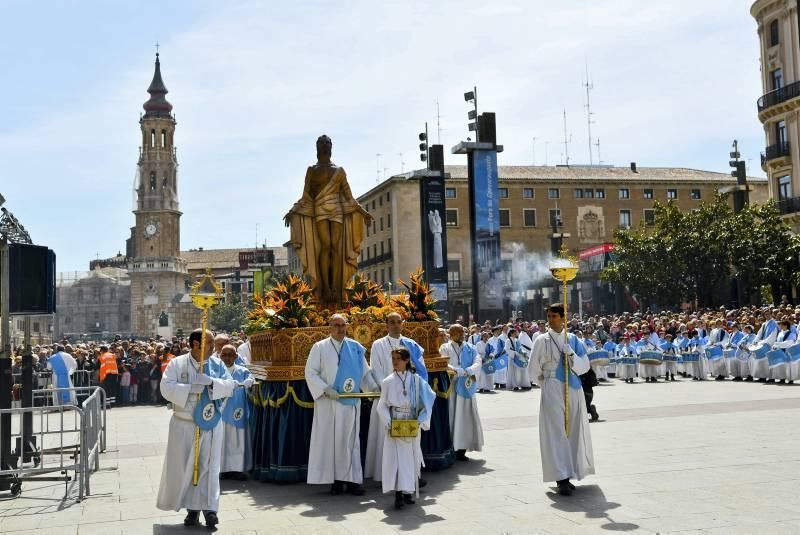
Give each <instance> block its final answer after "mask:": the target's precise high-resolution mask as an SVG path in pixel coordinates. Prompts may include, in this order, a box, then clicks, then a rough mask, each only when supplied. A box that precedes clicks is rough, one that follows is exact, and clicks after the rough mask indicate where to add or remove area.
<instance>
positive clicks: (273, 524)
mask: <svg viewBox="0 0 800 535" xmlns="http://www.w3.org/2000/svg"><path fill="white" fill-rule="evenodd" d="M595 397H596V400H597V405H598V408H599V410H600V416H601V419H602V421H601V422H598V423H594V424H592V425H591V432H592V439H593V442H594V456H595V464H596V467H597V475H595V476H592V477H590V478H588V479H587V480H585V481H583V482H581V484H580V486H579V487H578V490H577V491H576V492H575V494H574V496H572V497H571V498H563V497H560V496H557V495H556V494H555V492H554V488H553V487H551V486H549V485H547V484H544V483H542V481H541V462H540V458H539V444H538V429H537V413H538V406H539V391H538V390H533V391H531V392H501V393H495V394H487V395H481V396H480V412H481V416H482V419H483V425H484V434H485V438H486V446H485V449H484V451H483V452H481V453H477V454H476V453H473V454H472V455H471V456H472V459H473V460H472V461H471V462H468V463H458V464H456V465H455V466H454V467H453V468H451V469H450V470H447V471H444V472H439V473H433V474H427V475H426V476H425V477H426V478H427V479H428V481H429V484H428V486H427V487H426V488H425V489H424V492H423V493H422V494H421V497H420V500H419V501H418V503H417V505H416V506H410V507H407V508H406V509H404V510H402V511H395V510H394V509H393V498H392V496H391V495H382V494H381V493H380V489H379V488H378V487H377V486H376V485H374V484H372V483H368V485H367V488H368V492H367V494H366V496H364V497H362V498H357V497H352V496H336V497H334V496H330V495H328V493H327V487H309V486H306V485H302V484H296V485H288V486H278V485H271V484H263V483H257V482H230V481H223V484H222V489H223V496H222V499H221V503H220V515H219V516H220V521H221V523H220V529H219V530H218V532H219V533H250V534H253V533H303V534H310V533H369V534H379V533H396V532H410V531H421V532H437V533H460V534H462V535H466V534H472V533H602V532H605V531H622V532H630V533H725V534H727V533H754V534H755V533H758V534H764V533H798V532H800V497H798V492H797V489H798V488H800V448H799V447H798V444H800V425H798V423H800V385H798V386H788V385H787V386H779V385H768V384H767V385H765V384H759V383H733V382H729V381H726V382H724V383H718V382H714V381H707V382H705V383H698V382H692V381H685V380H684V381H681V382H677V383H663V382H662V383H660V384H645V383H643V382H642V383H637V384H635V385H625V384H623V383H620V382H617V381H612V382H611V383H607V384H601V386H600V387H598V388H596V395H595ZM168 419H169V412H168V411H167V410H166V409H164V408H162V407H143V408H121V409H114V410H112V411H110V413H109V439H108V452H107V453H106V454H105V455H104V456H103V457H102V461H101V470H100V471H99V472H97V473H95V474H94V475H93V476H92V485H91V490H92V495H91V496H90V497H88V498H87V499H85V500H84V501H83V502H80V503H76V501H75V500H74V499H69V500H66V501H65V500H64V499H63V495H64V485H63V483H39V484H34V483H26V484H25V485H24V488H23V493H22V496H21V497H19V498H18V499H10V498H8V496H9V495H8V493H3V494H2V495H0V498H2V499H4V501H0V515H1V516H0V532H2V533H13V534H15V535H18V534H22V533H53V534H58V535H70V534H76V533H77V534H81V535H84V534H91V533H98V534H103V535H111V534H115V533H153V534H155V533H187V532H192V531H193V532H198V533H202V532H205V529H204V528H195V529H193V530H187V529H186V528H184V527H183V525H182V520H183V516H184V513H166V512H163V511H159V510H157V509H156V508H155V495H156V492H157V489H158V484H159V478H160V474H161V464H162V455H163V453H164V450H165V445H166V440H167V422H168Z"/></svg>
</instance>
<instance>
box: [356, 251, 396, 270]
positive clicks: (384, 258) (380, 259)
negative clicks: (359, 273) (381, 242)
mask: <svg viewBox="0 0 800 535" xmlns="http://www.w3.org/2000/svg"><path fill="white" fill-rule="evenodd" d="M391 260H392V252H391V251H389V252H388V253H385V254H381V255H378V256H373V257H372V258H370V259H368V260H364V261H363V262H359V263H358V269H364V268H366V267H370V266H374V265H375V264H380V263H381V262H390V261H391Z"/></svg>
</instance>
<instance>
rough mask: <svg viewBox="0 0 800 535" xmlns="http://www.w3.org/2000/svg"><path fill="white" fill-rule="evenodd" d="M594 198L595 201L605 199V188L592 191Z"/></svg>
mask: <svg viewBox="0 0 800 535" xmlns="http://www.w3.org/2000/svg"><path fill="white" fill-rule="evenodd" d="M594 198H595V199H605V198H606V190H605V188H597V189H596V190H594Z"/></svg>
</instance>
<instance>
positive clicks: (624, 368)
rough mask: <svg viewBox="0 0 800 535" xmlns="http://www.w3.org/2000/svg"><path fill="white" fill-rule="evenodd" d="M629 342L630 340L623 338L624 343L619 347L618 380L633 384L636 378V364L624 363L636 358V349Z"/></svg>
mask: <svg viewBox="0 0 800 535" xmlns="http://www.w3.org/2000/svg"><path fill="white" fill-rule="evenodd" d="M625 336H626V337H627V335H625ZM629 341H630V338H623V343H622V344H621V345H619V346H617V379H624V380H625V382H626V383H632V382H633V380H634V379H635V378H636V364H625V363H624V361H623V359H627V358H630V357H635V356H636V348H635V347H633V346H632V345H630V344H629V343H628V342H629Z"/></svg>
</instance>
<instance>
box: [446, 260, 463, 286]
mask: <svg viewBox="0 0 800 535" xmlns="http://www.w3.org/2000/svg"><path fill="white" fill-rule="evenodd" d="M460 286H461V261H460V260H448V261H447V287H448V288H458V287H460Z"/></svg>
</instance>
